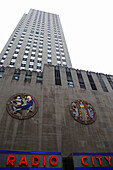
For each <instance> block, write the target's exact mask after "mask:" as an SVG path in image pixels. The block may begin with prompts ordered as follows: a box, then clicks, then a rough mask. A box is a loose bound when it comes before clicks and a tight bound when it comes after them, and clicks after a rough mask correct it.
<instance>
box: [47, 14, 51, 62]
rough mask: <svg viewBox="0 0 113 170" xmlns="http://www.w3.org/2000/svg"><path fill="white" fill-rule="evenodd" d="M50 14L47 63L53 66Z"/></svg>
mask: <svg viewBox="0 0 113 170" xmlns="http://www.w3.org/2000/svg"><path fill="white" fill-rule="evenodd" d="M50 30H51V28H50V14H49V13H48V27H47V33H48V36H47V63H48V64H52V52H51V32H50Z"/></svg>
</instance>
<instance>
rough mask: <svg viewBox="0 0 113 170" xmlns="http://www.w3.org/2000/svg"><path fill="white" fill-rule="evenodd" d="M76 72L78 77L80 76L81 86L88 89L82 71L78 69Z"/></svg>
mask: <svg viewBox="0 0 113 170" xmlns="http://www.w3.org/2000/svg"><path fill="white" fill-rule="evenodd" d="M76 73H77V77H78V81H79V85H80V88H82V89H86V86H85V83H84V80H83V77H82V74H81V71H80V70H76Z"/></svg>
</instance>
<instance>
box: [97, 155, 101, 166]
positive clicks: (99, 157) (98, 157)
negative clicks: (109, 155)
mask: <svg viewBox="0 0 113 170" xmlns="http://www.w3.org/2000/svg"><path fill="white" fill-rule="evenodd" d="M96 158H97V159H98V160H99V164H100V165H102V162H101V159H102V156H96Z"/></svg>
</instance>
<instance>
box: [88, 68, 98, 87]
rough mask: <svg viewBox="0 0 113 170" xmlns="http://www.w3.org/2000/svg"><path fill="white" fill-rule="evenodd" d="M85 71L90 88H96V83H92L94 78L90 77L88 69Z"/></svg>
mask: <svg viewBox="0 0 113 170" xmlns="http://www.w3.org/2000/svg"><path fill="white" fill-rule="evenodd" d="M86 73H87V76H88V79H89V82H90V85H91V88H92V90H97V88H96V85H95V83H94V80H93V78H92V75H91V73H90V72H88V71H87V72H86Z"/></svg>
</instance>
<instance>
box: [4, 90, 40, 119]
mask: <svg viewBox="0 0 113 170" xmlns="http://www.w3.org/2000/svg"><path fill="white" fill-rule="evenodd" d="M6 108H7V112H8V113H9V114H10V115H11V116H12V117H14V118H17V119H21V120H23V119H28V118H31V117H32V116H34V115H35V114H36V112H37V111H38V108H39V106H38V102H37V100H36V99H35V98H34V97H33V96H32V95H29V94H26V93H18V94H15V95H13V96H11V97H10V98H9V100H8V102H7V106H6Z"/></svg>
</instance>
